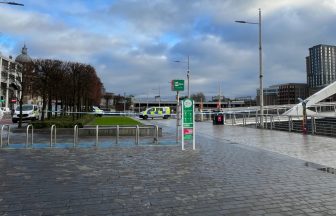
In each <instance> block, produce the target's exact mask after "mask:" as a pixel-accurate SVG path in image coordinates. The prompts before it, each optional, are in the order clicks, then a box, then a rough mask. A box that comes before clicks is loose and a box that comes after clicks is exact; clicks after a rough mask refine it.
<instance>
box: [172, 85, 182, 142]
mask: <svg viewBox="0 0 336 216" xmlns="http://www.w3.org/2000/svg"><path fill="white" fill-rule="evenodd" d="M171 90H172V91H176V100H177V103H176V143H178V140H179V139H178V134H179V133H178V127H179V122H180V112H179V110H180V109H179V104H180V98H179V92H180V91H184V80H172V81H171Z"/></svg>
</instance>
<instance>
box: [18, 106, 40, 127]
mask: <svg viewBox="0 0 336 216" xmlns="http://www.w3.org/2000/svg"><path fill="white" fill-rule="evenodd" d="M38 119H40V110H39V108H38V106H37V105H35V104H23V105H22V121H27V120H30V121H35V120H38ZM19 120H20V106H17V107H16V109H15V111H14V114H13V117H12V122H13V123H17V122H18V121H19Z"/></svg>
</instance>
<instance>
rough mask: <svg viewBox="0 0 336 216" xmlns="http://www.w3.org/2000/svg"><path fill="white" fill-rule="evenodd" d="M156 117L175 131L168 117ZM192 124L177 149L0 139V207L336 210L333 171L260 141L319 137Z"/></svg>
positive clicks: (164, 211)
mask: <svg viewBox="0 0 336 216" xmlns="http://www.w3.org/2000/svg"><path fill="white" fill-rule="evenodd" d="M159 123H160V124H161V125H162V126H166V127H167V128H166V129H167V131H168V132H169V133H170V132H173V131H174V126H173V125H174V121H173V120H168V121H160V122H159ZM197 131H198V136H197V145H196V148H197V150H196V151H192V150H191V146H188V145H187V150H186V151H182V150H181V148H180V146H159V145H158V146H146V147H145V146H136V147H132V148H118V147H114V148H109V149H101V148H86V149H84V148H81V149H16V150H13V149H11V150H6V149H2V150H0V215H202V216H203V215H265V216H266V215H267V216H269V215H271V216H272V215H274V216H275V215H335V214H336V196H335V194H336V175H333V174H330V173H326V172H322V171H320V170H318V169H316V168H314V167H308V166H306V165H305V164H306V161H303V160H299V159H296V158H294V157H288V156H285V155H283V154H278V153H275V152H274V151H273V152H271V151H268V150H267V151H266V150H264V149H267V148H269V149H273V148H275V147H267V148H266V146H267V145H268V143H269V142H272V144H271V145H273V146H274V145H288V146H290V145H289V142H297V144H294V146H297V147H296V148H298V149H300V147H299V145H300V142H301V143H302V145H303V144H306V143H310V140H315V142H316V143H318V137H317V138H315V137H313V138H308V139H307V137H305V136H302V135H299V134H293V135H287V138H286V133H284V132H278V131H262V130H256V129H251V128H242V127H232V126H231V127H229V126H213V125H212V124H210V123H205V122H203V123H198V124H197ZM258 134H259V135H262V137H259V138H258V136H259V135H258ZM292 136H293V137H294V138H290V137H292ZM299 136H301V138H302V139H305V140H308V141H307V142H303V141H298V140H299ZM279 137H284V139H283V140H280V138H279ZM286 139H287V140H286ZM320 139H321V142H325V140H328V138H320ZM274 141H276V143H277V144H274V143H273V142H274ZM328 141H332V139H330V140H328ZM259 142H260V143H263V144H260V146H258V145H257V143H259ZM310 144H311V143H310ZM310 144H309V145H310ZM320 146H323V145H321V144H320ZM330 148H331V147H330ZM275 149H277V148H275ZM279 149H281V148H279ZM284 149H286V151H287V152H290V151H291V150H290V148H289V147H286V148H284ZM302 149H303V147H302ZM310 149H313V148H308V150H307V151H302V152H301V154H302V155H305V152H314V151H311V150H310ZM294 150H295V148H294ZM297 151H298V152H299V151H300V150H297Z"/></svg>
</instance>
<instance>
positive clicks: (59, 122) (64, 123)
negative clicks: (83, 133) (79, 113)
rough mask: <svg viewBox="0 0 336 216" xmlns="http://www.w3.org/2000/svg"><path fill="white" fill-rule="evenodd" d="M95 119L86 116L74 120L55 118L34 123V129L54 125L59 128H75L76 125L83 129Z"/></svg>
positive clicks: (70, 117)
mask: <svg viewBox="0 0 336 216" xmlns="http://www.w3.org/2000/svg"><path fill="white" fill-rule="evenodd" d="M94 118H95V116H94V115H84V116H83V117H81V118H79V119H75V121H73V120H72V116H66V117H53V118H51V119H45V120H44V121H34V122H32V125H33V126H34V128H36V129H38V128H50V127H51V126H52V125H56V127H57V128H73V127H74V126H75V125H78V127H80V128H81V127H83V126H84V125H85V124H87V123H88V122H90V121H92V120H93V119H94Z"/></svg>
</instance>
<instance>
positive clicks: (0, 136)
mask: <svg viewBox="0 0 336 216" xmlns="http://www.w3.org/2000/svg"><path fill="white" fill-rule="evenodd" d="M4 127H6V128H7V146H8V145H9V133H10V126H9V124H5V125H2V126H1V134H0V148H2V144H3V141H2V138H3V131H4Z"/></svg>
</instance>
